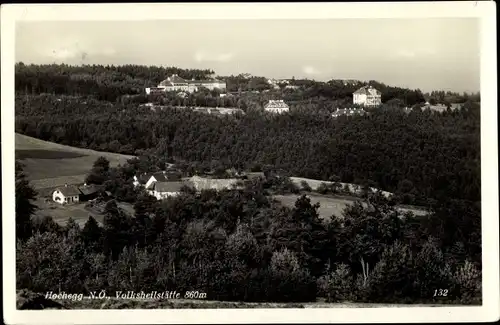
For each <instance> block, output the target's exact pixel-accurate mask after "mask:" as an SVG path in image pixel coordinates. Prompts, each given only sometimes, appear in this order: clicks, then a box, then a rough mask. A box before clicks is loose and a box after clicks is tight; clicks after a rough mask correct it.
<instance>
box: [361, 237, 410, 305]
mask: <svg viewBox="0 0 500 325" xmlns="http://www.w3.org/2000/svg"><path fill="white" fill-rule="evenodd" d="M415 279H416V276H415V272H414V268H413V258H412V254H411V252H410V250H409V248H408V246H406V245H404V244H401V243H399V242H396V243H395V244H394V245H392V246H390V247H389V248H387V249H385V250H384V252H383V253H382V257H381V259H380V261H379V262H378V263H377V264H376V265H375V267H374V269H373V273H371V274H368V277H367V278H366V281H361V280H360V277H358V279H357V287H356V289H357V291H358V292H357V293H358V297H357V298H358V299H360V300H361V301H367V302H379V303H395V302H398V303H404V302H407V301H408V302H409V301H411V298H412V297H413V296H414V290H413V283H414V282H415Z"/></svg>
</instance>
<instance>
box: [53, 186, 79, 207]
mask: <svg viewBox="0 0 500 325" xmlns="http://www.w3.org/2000/svg"><path fill="white" fill-rule="evenodd" d="M52 200H54V202H57V203H60V204H68V203H78V202H80V190H79V189H78V187H76V186H74V185H68V184H65V185H64V186H61V187H58V188H56V189H55V190H54V192H52Z"/></svg>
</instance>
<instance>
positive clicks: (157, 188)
mask: <svg viewBox="0 0 500 325" xmlns="http://www.w3.org/2000/svg"><path fill="white" fill-rule="evenodd" d="M185 185H188V184H187V183H186V182H183V181H170V182H169V181H166V182H163V181H162V182H155V183H153V184H152V185H151V187H150V188H149V190H148V193H149V194H150V195H152V196H154V197H155V198H156V199H157V200H162V199H166V198H167V197H173V196H177V195H179V194H180V193H181V189H182V187H183V186H185Z"/></svg>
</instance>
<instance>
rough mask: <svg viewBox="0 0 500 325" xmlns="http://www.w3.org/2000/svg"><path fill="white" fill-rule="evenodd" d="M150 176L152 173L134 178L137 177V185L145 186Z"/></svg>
mask: <svg viewBox="0 0 500 325" xmlns="http://www.w3.org/2000/svg"><path fill="white" fill-rule="evenodd" d="M152 175H153V173H142V174H140V175H136V176H135V177H137V181H138V182H139V183H141V184H146V183H147V182H148V181H149V179H150V178H151V176H152Z"/></svg>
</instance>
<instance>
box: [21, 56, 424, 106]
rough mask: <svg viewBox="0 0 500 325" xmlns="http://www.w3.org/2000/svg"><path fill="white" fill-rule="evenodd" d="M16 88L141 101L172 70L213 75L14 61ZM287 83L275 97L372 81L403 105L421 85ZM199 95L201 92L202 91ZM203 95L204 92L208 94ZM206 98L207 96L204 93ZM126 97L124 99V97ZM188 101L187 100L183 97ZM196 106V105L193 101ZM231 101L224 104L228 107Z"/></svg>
mask: <svg viewBox="0 0 500 325" xmlns="http://www.w3.org/2000/svg"><path fill="white" fill-rule="evenodd" d="M15 71H16V75H15V89H16V92H17V93H21V94H32V95H34V94H41V93H49V94H65V95H75V96H90V95H91V96H94V97H95V98H97V99H99V100H105V101H111V102H115V101H117V100H122V99H123V98H128V97H130V96H134V95H135V96H138V95H140V96H139V97H137V98H136V100H137V101H144V95H145V91H144V88H146V87H151V86H156V85H158V83H160V82H161V81H162V80H164V79H166V78H167V77H168V76H170V75H172V74H178V75H179V76H180V77H182V78H185V79H188V80H190V79H206V78H209V77H212V76H215V74H214V71H212V70H208V69H207V70H200V69H179V68H176V67H156V66H139V65H124V66H113V65H107V66H103V65H82V66H71V65H66V64H59V65H58V64H52V65H34V64H30V65H26V64H24V63H22V62H21V63H18V64H16V69H15ZM218 78H221V79H223V80H225V81H226V86H227V91H229V92H233V93H240V94H241V92H254V91H257V92H259V93H262V92H268V91H271V90H272V88H273V87H272V86H271V85H270V84H269V83H268V79H267V78H265V77H259V76H249V75H244V74H240V75H237V76H234V75H231V76H220V77H218ZM289 82H290V85H292V86H298V87H299V89H297V90H289V89H284V87H281V88H280V89H279V91H274V93H273V96H275V97H280V98H284V99H285V100H287V101H298V100H311V101H312V100H317V99H327V100H330V101H332V100H333V101H338V100H341V101H342V100H346V99H348V100H349V101H352V93H353V92H354V91H355V90H357V89H358V88H359V87H361V86H365V85H368V84H370V85H373V86H374V87H376V88H377V89H378V90H380V91H381V92H382V101H383V102H385V101H388V100H391V99H394V98H397V99H400V100H402V101H404V103H405V105H410V106H411V105H414V104H417V103H420V102H424V101H425V99H424V97H423V95H422V92H421V91H420V90H418V89H417V90H410V89H404V88H399V87H391V86H387V85H385V84H383V83H379V82H376V81H369V82H357V83H344V82H342V81H338V80H331V81H329V82H326V83H325V82H317V81H314V80H308V79H295V78H292V79H291V80H290V81H289ZM202 95H203V94H202ZM204 97H207V96H206V94H205V96H204ZM208 97H209V96H208ZM125 100H127V99H125ZM187 103H188V104H190V101H187ZM200 104H203V105H206V106H213V105H215V104H214V103H212V102H211V101H209V100H197V101H196V105H199V106H201V105H200ZM193 105H194V104H193ZM227 106H229V105H226V107H227Z"/></svg>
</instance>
